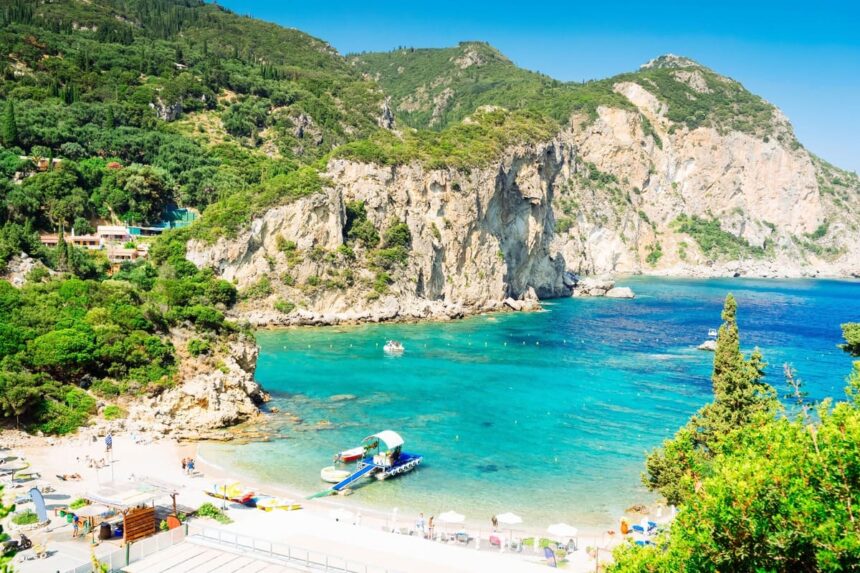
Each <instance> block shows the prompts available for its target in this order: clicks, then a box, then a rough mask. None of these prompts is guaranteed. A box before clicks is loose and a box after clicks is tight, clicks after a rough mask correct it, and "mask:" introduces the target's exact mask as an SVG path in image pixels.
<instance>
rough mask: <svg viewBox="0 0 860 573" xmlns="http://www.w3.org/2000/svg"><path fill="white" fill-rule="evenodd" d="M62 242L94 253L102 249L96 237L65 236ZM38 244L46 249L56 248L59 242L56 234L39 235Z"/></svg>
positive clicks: (99, 240)
mask: <svg viewBox="0 0 860 573" xmlns="http://www.w3.org/2000/svg"><path fill="white" fill-rule="evenodd" d="M63 240H65V241H66V243H68V244H70V245H74V246H76V247H81V248H83V249H89V250H91V251H96V250H98V249H101V248H102V243H101V239H100V238H99V236H98V235H66V236H64V237H63ZM39 242H40V243H42V244H43V245H45V246H46V247H56V246H57V245H58V244H59V242H60V236H59V235H57V234H47V235H39Z"/></svg>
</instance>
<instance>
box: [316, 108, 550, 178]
mask: <svg viewBox="0 0 860 573" xmlns="http://www.w3.org/2000/svg"><path fill="white" fill-rule="evenodd" d="M557 130H558V126H557V125H556V124H555V123H554V122H553V121H552V120H551V119H549V118H547V117H546V116H543V115H540V114H538V113H536V112H528V111H516V112H508V111H505V110H501V109H498V110H485V111H479V112H476V113H475V114H474V115H473V116H472V121H470V122H468V123H467V122H463V123H459V124H455V125H452V126H450V127H448V128H446V129H444V130H443V131H430V130H421V131H407V132H405V133H403V134H402V136H400V137H398V136H397V135H395V134H393V133H391V132H389V131H386V130H379V131H377V132H376V133H374V134H372V135H371V136H370V137H369V138H368V139H365V140H361V141H356V142H353V143H348V144H346V145H344V146H341V147H339V148H338V149H336V150H335V151H334V152H333V156H334V157H341V158H345V159H351V160H353V161H359V162H362V163H376V164H379V165H402V164H406V163H410V162H413V161H417V162H420V163H422V164H423V165H424V166H426V167H427V168H428V169H442V168H447V167H451V168H456V169H463V170H465V169H468V168H471V167H480V166H484V165H487V164H488V163H490V162H491V161H493V160H495V159H497V158H498V157H499V156H500V155H501V154H502V152H503V151H504V150H505V149H507V148H508V147H510V146H511V145H514V144H517V143H538V142H541V141H546V140H548V139H550V138H551V137H552V136H553V135H554V134H555V132H556V131H557Z"/></svg>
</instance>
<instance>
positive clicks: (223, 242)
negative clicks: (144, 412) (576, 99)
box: [187, 137, 574, 325]
mask: <svg viewBox="0 0 860 573" xmlns="http://www.w3.org/2000/svg"><path fill="white" fill-rule="evenodd" d="M573 166H574V153H573V148H572V147H571V144H570V141H569V140H565V139H563V138H561V137H559V138H557V139H555V140H553V141H548V142H545V143H543V144H540V145H521V146H517V147H514V148H512V149H509V150H507V151H506V152H505V154H504V157H502V158H500V159H499V160H498V162H495V163H494V164H493V165H491V166H490V167H487V168H483V169H475V170H471V171H465V170H450V169H427V168H425V167H422V166H421V164H419V163H417V162H415V163H412V164H408V165H402V166H379V165H372V164H361V163H355V162H351V161H345V160H333V161H331V162H330V163H329V165H328V171H327V173H326V176H327V178H328V180H329V181H330V182H331V184H330V186H329V187H328V188H326V189H325V190H324V192H322V193H320V194H316V195H312V196H310V197H306V198H303V199H300V200H298V201H296V202H293V203H291V204H289V205H284V206H281V207H277V208H274V209H271V210H269V211H268V212H267V213H266V214H265V215H263V216H262V217H259V218H257V219H256V220H254V222H253V223H252V224H251V226H250V228H249V229H247V230H246V231H244V232H243V233H241V234H240V235H239V236H238V237H236V238H233V239H229V238H221V239H219V240H218V241H217V242H215V243H214V244H211V245H210V244H206V243H204V242H202V241H192V242H191V243H190V244H189V246H188V252H187V256H188V258H189V260H191V261H192V262H194V263H195V264H197V265H198V266H201V267H204V266H205V267H212V268H214V269H215V270H216V272H217V273H218V274H219V275H220V276H222V277H224V278H226V279H227V280H231V281H233V282H235V283H236V284H237V285H238V287H239V288H240V292H243V293H244V294H245V296H244V298H245V301H244V302H243V303H240V305H239V306H238V307H237V308H238V309H239V310H238V312H239V313H240V314H241V315H242V316H243V318H246V319H248V320H249V321H250V322H251V323H252V324H256V325H260V324H282V325H286V324H333V323H338V322H357V321H368V320H397V319H401V320H409V319H421V318H454V317H459V316H462V315H463V314H464V313H474V312H480V311H486V310H497V309H500V308H502V307H503V305H504V301H505V300H506V299H511V300H509V301H508V305H507V306H508V307H521V306H523V305H521V304H513V301H519V300H521V299H528V300H534V299H536V298H537V297H553V296H561V295H564V294H569V292H570V290H569V288H568V287H566V286H565V284H564V282H563V273H564V270H565V262H564V260H563V258H562V257H561V256H560V254H559V253H558V252H557V251H555V250H553V249H552V242H553V238H554V225H555V221H554V215H553V209H552V204H553V199H554V193H555V189H556V187H557V186H558V185H559V184H560V183H562V182H564V181H566V180H567V179H568V178H569V177H570V176H571V170H572V169H573ZM356 203H360V204H361V205H363V208H364V210H365V212H366V217H367V220H368V221H369V223H370V224H371V225H372V226H373V227H374V228H375V229H379V230H385V229H387V228H390V227H391V226H392V225H394V224H396V223H405V225H407V226H408V229H409V235H410V237H411V240H410V245H409V247H408V251H407V256H406V257H405V259H404V260H402V261H398V260H396V257H395V260H390V259H391V257H390V255H391V253H390V251H391V249H388V250H386V249H375V250H371V249H367V248H364V247H362V246H361V245H360V244H358V243H357V242H350V246H348V247H347V245H346V237H345V227H346V225H347V220H346V218H347V215H346V205H348V204H356ZM383 246H384V244H383ZM395 254H396V253H395Z"/></svg>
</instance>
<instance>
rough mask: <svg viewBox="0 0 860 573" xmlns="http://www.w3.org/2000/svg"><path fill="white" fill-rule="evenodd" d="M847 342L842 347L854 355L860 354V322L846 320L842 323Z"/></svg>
mask: <svg viewBox="0 0 860 573" xmlns="http://www.w3.org/2000/svg"><path fill="white" fill-rule="evenodd" d="M842 337H843V338H844V339H845V344H843V345H842V349H843V350H844V351H845V352H848V353H849V354H851V355H852V356H860V322H846V323H845V324H843V325H842Z"/></svg>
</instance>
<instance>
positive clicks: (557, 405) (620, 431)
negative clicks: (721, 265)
mask: <svg viewBox="0 0 860 573" xmlns="http://www.w3.org/2000/svg"><path fill="white" fill-rule="evenodd" d="M623 284H625V285H629V286H631V287H633V289H634V290H635V291H636V293H637V295H638V296H637V298H636V299H634V300H609V299H563V300H556V301H549V302H547V304H546V308H547V312H542V313H532V314H499V315H492V316H483V317H476V318H472V319H467V320H463V321H458V322H450V323H426V324H411V325H368V326H360V327H343V328H341V327H331V328H318V329H298V330H282V331H265V332H260V333H258V341H259V344H260V347H261V354H260V359H259V363H258V368H257V379H258V380H259V381H260V382H261V383H262V384H263V386H264V387H265V388H266V389H267V390H268V391H270V392H271V393H272V397H273V401H272V403H271V405H272V406H276V407H277V408H279V409H280V410H281V412H282V413H281V414H274V415H273V416H272V420H271V426H272V428H273V430H274V431H275V432H276V434H277V435H279V436H280V437H281V438H282V439H276V440H274V441H272V442H267V443H255V444H248V445H241V446H234V445H212V446H206V447H205V448H204V452H203V453H204V455H205V457H206V458H207V459H209V460H211V461H214V462H215V463H219V464H223V465H227V466H229V467H231V468H234V469H236V470H238V471H239V472H241V473H245V474H249V475H253V476H255V477H258V478H261V479H265V480H267V481H271V482H273V483H283V484H289V485H290V486H292V487H294V488H298V489H300V490H302V491H306V492H308V493H311V492H316V491H319V490H321V489H324V487H325V486H324V484H323V483H322V482H320V480H319V470H320V468H321V467H323V466H325V465H329V463H330V460H331V456H332V454H333V453H334V452H336V451H339V450H341V449H344V448H347V447H351V446H353V445H357V444H358V443H359V441H360V440H361V438H363V437H364V436H366V435H368V434H371V433H373V432H376V431H379V430H383V429H393V430H396V431H398V432H400V433H401V434H402V435H403V437H404V438H405V440H406V448H405V449H406V450H408V451H414V452H419V453H422V454H424V456H425V462H424V464H423V465H422V466H421V467H420V468H419V469H418V470H417V471H415V472H412V473H411V474H408V475H406V476H403V477H402V478H398V479H396V480H391V481H387V482H385V483H372V484H370V485H368V486H367V487H363V488H361V489H359V490H357V491H356V493H355V495H354V496H352V498H351V499H353V500H355V501H356V502H360V503H363V504H367V505H371V506H376V507H379V508H380V509H383V510H391V509H392V508H394V507H399V508H400V509H401V511H404V510H412V511H424V512H427V513H431V514H432V513H435V514H438V513H440V512H441V511H445V510H448V509H456V510H458V511H460V512H461V513H465V514H466V516H467V518H470V519H475V520H480V521H486V520H487V519H489V516H490V515H492V514H494V513H500V512H503V511H513V512H515V513H518V514H520V515H522V516H523V517H524V518H525V525H540V524H546V523H550V522H557V521H566V522H569V523H575V524H578V525H580V526H584V527H588V526H591V527H604V526H607V525H610V524H612V523H615V522H616V520H617V517H618V516H619V515H621V514H622V513H623V511H624V509H625V508H627V507H629V506H630V505H632V504H633V503H639V502H646V501H649V500H651V499H653V498H652V496H650V494H648V493H647V492H646V491H645V489H644V488H643V487H642V485H641V482H640V479H639V475H640V473H641V471H642V468H643V460H644V454H645V452H647V451H648V450H650V449H652V448H653V447H655V446H656V445H658V444H659V443H660V442H661V441H662V440H663V439H665V438H667V437H670V436H671V435H672V434H673V433H674V432H675V430H676V429H677V428H678V427H679V426H680V425H681V424H683V423H684V422H685V421H686V419H687V418H688V417H689V416H690V414H692V413H693V412H694V411H695V410H696V409H697V408H698V407H700V406H701V405H702V404H703V403H705V402H706V401H708V400H709V399H710V396H711V389H710V379H709V375H710V368H711V362H712V360H713V354H711V353H708V352H702V351H699V350H696V349H695V346H696V345H698V344H699V343H701V342H702V341H703V340H704V339H705V338H706V336H707V331H708V329H709V328H715V327H717V326H718V325H719V322H720V320H719V313H720V309H721V305H722V300H723V298H724V296H725V295H726V293H727V292H733V293H734V294H735V296H736V297H737V299H738V304H739V307H740V310H739V323H740V327H741V337H742V344H743V346H744V348H745V349H751V348H752V347H753V346H759V347H760V348H761V349H762V351H763V352H764V355H765V359H766V360H767V362H768V363H769V367H768V375H769V381H770V382H771V383H772V384H775V385H777V386H778V387H779V388H780V389H781V384H782V364H783V363H784V362H786V361H791V362H792V364H793V365H794V366H795V368H796V369H797V371H798V373H799V374H800V376H801V377H802V378H803V380H804V381H805V383H806V384H807V387H808V388H807V389H808V391H809V393H810V397H811V398H823V397H826V396H836V397H842V396H843V387H844V379H845V376H846V374H847V372H848V370H849V367H850V359H849V357H848V356H847V355H845V354H844V353H843V352H842V351H841V350H839V349H838V348H837V347H836V345H837V344H838V343H839V341H840V329H839V324H840V323H842V322H847V321H849V320H854V321H856V320H860V283H858V282H856V281H855V282H837V281H760V280H739V279H734V280H698V281H697V280H657V279H644V278H631V279H628V280H626V281H623ZM390 338H395V339H398V340H400V341H402V342H403V343H404V345H405V347H406V353H405V355H404V356H402V357H398V358H389V357H385V356H384V355H383V352H382V345H383V344H384V343H385V341H386V340H387V339H390ZM345 394H346V395H352V396H354V399H346V400H339V399H337V398H336V399H335V400H332V397H338V395H345ZM287 412H289V413H290V414H293V415H296V416H298V417H300V418H301V419H302V422H300V423H296V422H291V421H289V420H288V416H286V414H285V413H287Z"/></svg>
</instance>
